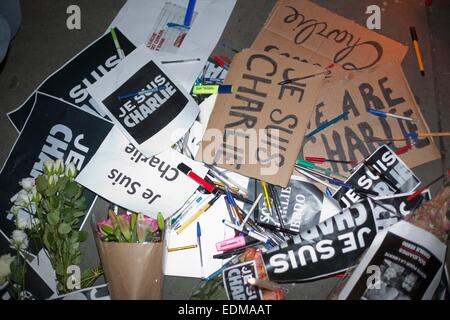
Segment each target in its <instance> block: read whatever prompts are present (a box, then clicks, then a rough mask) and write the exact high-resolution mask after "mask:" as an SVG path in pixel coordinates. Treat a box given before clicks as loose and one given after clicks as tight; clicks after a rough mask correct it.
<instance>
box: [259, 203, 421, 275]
mask: <svg viewBox="0 0 450 320" xmlns="http://www.w3.org/2000/svg"><path fill="white" fill-rule="evenodd" d="M406 198H407V196H402V197H395V198H391V199H385V200H379V201H377V202H372V201H371V200H364V201H362V202H359V203H357V204H354V205H353V206H351V207H350V208H348V209H345V210H344V211H343V212H341V213H339V214H337V215H335V216H333V217H332V218H330V219H328V220H326V221H324V222H323V223H321V224H319V225H317V226H314V227H313V228H311V229H309V230H306V231H303V232H302V233H300V234H299V235H296V236H294V237H293V238H292V239H291V240H288V241H287V242H285V243H283V244H281V245H280V246H277V247H275V248H273V249H271V250H270V251H267V252H265V253H263V258H264V264H265V268H266V271H267V274H268V276H269V279H270V280H273V281H278V282H292V281H308V280H314V279H317V278H322V277H326V276H329V275H331V274H337V273H341V272H343V271H345V270H347V269H348V268H350V267H351V266H353V265H354V264H355V263H357V261H358V258H359V257H360V255H361V254H362V253H364V251H365V250H366V249H367V248H368V247H369V246H370V244H371V243H372V241H373V239H374V238H375V235H376V234H377V233H378V232H380V231H382V230H385V229H386V228H388V227H389V226H391V225H393V224H395V223H397V222H398V221H399V220H400V219H402V218H403V217H405V216H407V215H409V214H411V213H412V212H413V211H414V210H415V209H416V208H418V207H419V206H420V205H421V204H422V203H423V201H424V198H426V195H422V196H420V197H419V198H416V199H414V200H412V201H406ZM380 204H381V205H380ZM386 209H388V210H389V211H388V210H386ZM391 211H393V212H398V214H393V213H392V212H391Z"/></svg>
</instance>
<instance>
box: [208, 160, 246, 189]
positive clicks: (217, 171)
mask: <svg viewBox="0 0 450 320" xmlns="http://www.w3.org/2000/svg"><path fill="white" fill-rule="evenodd" d="M205 165H206V167H207V168H208V169H210V170H211V171H213V172H215V173H216V174H217V175H218V176H220V177H222V179H224V180H225V181H227V182H229V183H230V184H232V185H234V186H235V187H237V188H238V189H239V190H241V191H242V192H244V193H245V194H247V188H245V187H243V186H242V185H241V184H239V183H238V182H236V180H233V179H232V178H230V177H229V176H227V175H225V173H223V172H222V171H220V170H218V169H217V168H215V167H214V166H212V165H210V164H205Z"/></svg>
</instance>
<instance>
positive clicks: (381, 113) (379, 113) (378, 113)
mask: <svg viewBox="0 0 450 320" xmlns="http://www.w3.org/2000/svg"><path fill="white" fill-rule="evenodd" d="M367 111H368V112H369V113H370V114H372V115H374V116H377V117H379V118H386V117H391V118H397V119H403V120H407V121H413V122H416V119H414V118H410V117H404V116H399V115H398V114H394V113H389V112H384V111H379V110H376V109H371V108H369V109H367Z"/></svg>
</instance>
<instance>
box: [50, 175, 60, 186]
mask: <svg viewBox="0 0 450 320" xmlns="http://www.w3.org/2000/svg"><path fill="white" fill-rule="evenodd" d="M58 180H59V178H58V176H57V175H56V174H53V175H51V176H50V177H49V178H48V186H49V187H53V186H56V183H57V182H58Z"/></svg>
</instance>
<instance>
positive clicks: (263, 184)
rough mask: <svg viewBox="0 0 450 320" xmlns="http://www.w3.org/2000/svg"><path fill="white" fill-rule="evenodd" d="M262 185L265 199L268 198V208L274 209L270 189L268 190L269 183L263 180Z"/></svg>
mask: <svg viewBox="0 0 450 320" xmlns="http://www.w3.org/2000/svg"><path fill="white" fill-rule="evenodd" d="M261 187H262V189H263V192H264V199H265V200H266V204H267V209H269V210H272V204H271V203H270V198H269V191H268V190H267V183H266V182H265V181H262V180H261Z"/></svg>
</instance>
